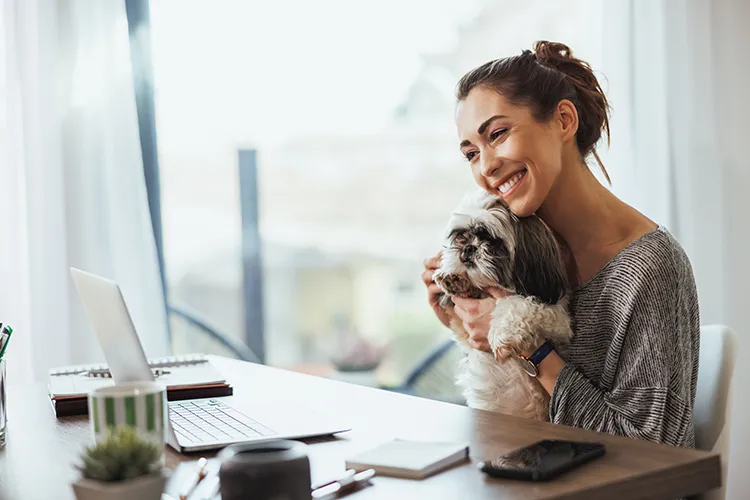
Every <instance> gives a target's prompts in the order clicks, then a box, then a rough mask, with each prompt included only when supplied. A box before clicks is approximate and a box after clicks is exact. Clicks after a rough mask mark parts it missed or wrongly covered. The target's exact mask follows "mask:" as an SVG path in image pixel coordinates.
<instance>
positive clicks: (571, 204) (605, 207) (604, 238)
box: [537, 152, 655, 281]
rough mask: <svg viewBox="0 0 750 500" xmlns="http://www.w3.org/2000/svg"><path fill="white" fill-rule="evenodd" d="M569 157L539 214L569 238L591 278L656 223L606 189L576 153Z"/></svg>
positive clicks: (580, 268)
mask: <svg viewBox="0 0 750 500" xmlns="http://www.w3.org/2000/svg"><path fill="white" fill-rule="evenodd" d="M569 156H570V158H568V161H567V162H564V163H563V168H562V169H561V172H560V175H559V177H558V178H557V180H556V182H555V184H554V185H553V186H552V188H551V189H550V192H549V195H548V196H547V199H546V200H545V202H544V204H543V205H542V206H541V207H540V208H539V210H538V211H537V215H538V216H539V217H540V218H541V219H542V220H543V221H544V222H545V223H546V224H547V225H548V226H549V227H550V228H551V229H552V230H553V231H554V232H555V233H556V234H557V235H558V236H559V237H561V238H562V239H563V240H564V242H565V244H566V245H567V247H568V249H569V250H570V252H571V254H572V257H573V259H574V261H575V265H576V267H577V273H576V274H577V275H578V277H579V279H580V280H582V281H586V280H588V279H590V278H591V277H592V276H593V275H594V274H596V273H597V272H598V271H599V270H600V269H601V267H603V266H604V265H605V264H606V263H607V262H608V261H609V259H611V258H612V257H614V255H615V254H617V253H618V252H619V251H620V250H622V248H623V247H624V246H625V245H627V244H628V243H629V242H630V241H632V240H633V239H634V238H635V237H637V236H638V235H640V234H642V233H645V232H647V231H648V230H649V229H653V227H655V224H653V223H652V222H651V221H649V220H648V219H647V218H646V217H645V216H643V215H642V214H640V213H639V212H637V211H636V210H635V209H633V208H632V207H630V206H628V205H627V204H625V203H623V202H622V201H621V200H620V199H618V198H617V197H616V196H615V195H614V194H612V193H611V192H610V191H609V190H608V189H607V188H606V187H604V186H603V185H602V184H601V183H600V182H599V181H598V180H597V179H596V177H594V174H593V173H591V171H590V170H589V169H588V167H587V166H586V165H584V164H582V163H581V159H580V156H579V155H578V154H577V152H576V154H571V155H569Z"/></svg>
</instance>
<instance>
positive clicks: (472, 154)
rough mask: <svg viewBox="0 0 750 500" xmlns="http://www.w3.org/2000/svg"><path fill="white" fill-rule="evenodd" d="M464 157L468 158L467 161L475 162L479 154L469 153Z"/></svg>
mask: <svg viewBox="0 0 750 500" xmlns="http://www.w3.org/2000/svg"><path fill="white" fill-rule="evenodd" d="M464 156H465V157H466V159H467V160H469V161H471V160H473V159H474V158H475V157H476V156H477V152H476V151H469V152H468V153H466V154H465V155H464Z"/></svg>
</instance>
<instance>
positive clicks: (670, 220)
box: [595, 0, 750, 499]
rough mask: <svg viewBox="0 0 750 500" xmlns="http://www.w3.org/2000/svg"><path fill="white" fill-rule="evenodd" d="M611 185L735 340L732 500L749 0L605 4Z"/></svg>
mask: <svg viewBox="0 0 750 500" xmlns="http://www.w3.org/2000/svg"><path fill="white" fill-rule="evenodd" d="M603 5H604V17H603V23H604V25H603V30H602V31H603V38H602V40H603V44H602V52H601V60H600V61H599V62H598V64H595V66H596V67H598V68H599V69H601V72H602V73H603V75H604V76H605V77H606V80H605V81H604V86H605V89H606V90H607V91H608V93H609V96H610V98H611V101H612V102H611V104H612V106H613V108H614V109H613V120H612V127H613V138H612V147H611V149H610V150H609V152H608V153H607V154H606V161H607V163H606V164H607V165H608V167H609V168H610V169H611V170H612V179H613V183H614V186H613V191H614V192H616V193H617V194H619V195H620V196H621V197H622V198H623V199H625V200H626V201H628V202H630V203H632V204H633V205H635V206H636V207H637V208H638V209H640V210H641V211H643V212H644V213H645V214H646V215H648V216H649V217H652V218H653V219H654V220H656V221H658V222H660V223H662V224H663V225H665V226H666V227H667V228H668V229H669V230H670V231H671V232H672V233H673V234H674V235H675V237H677V238H678V239H679V241H680V242H681V243H682V245H683V246H684V248H685V250H686V252H687V253H688V254H689V256H690V259H691V262H692V264H693V268H694V272H695V276H696V281H697V285H698V291H699V298H700V305H701V323H702V324H704V325H708V324H715V323H722V324H726V325H728V326H729V327H730V328H732V329H733V330H735V331H736V332H737V333H738V335H739V337H740V352H739V358H738V363H737V365H736V366H737V368H736V370H737V373H736V374H735V381H740V382H739V383H736V384H735V387H734V389H735V390H734V394H733V396H734V408H733V412H732V417H731V421H732V426H733V428H732V436H731V442H732V443H733V444H734V446H732V449H731V451H730V456H729V468H728V471H729V475H728V479H727V485H726V486H727V489H726V491H727V498H732V499H734V498H737V499H739V498H747V495H748V493H747V492H750V475H748V474H747V473H746V472H745V471H747V470H748V469H750V451H749V450H748V449H747V447H746V446H745V444H746V443H748V442H750V420H749V419H748V415H750V397H749V396H750V395H749V394H748V391H747V390H746V389H745V388H744V387H743V384H742V382H741V381H743V380H746V379H747V378H749V377H750V365H749V364H748V363H745V362H743V360H746V359H748V357H749V356H750V320H749V319H748V316H747V315H746V314H744V313H745V311H746V310H747V308H748V303H747V297H748V296H749V295H748V293H747V290H748V287H750V259H749V258H748V252H747V249H748V248H750V221H748V220H747V219H746V217H747V215H748V214H750V196H748V195H747V193H748V192H750V156H748V155H747V153H746V144H747V141H748V139H747V138H748V137H750V92H748V90H749V89H750V53H748V47H750V32H748V31H747V29H746V23H747V20H748V19H750V2H741V1H732V0H713V1H708V0H692V1H676V0H674V1H672V0H662V1H656V0H614V1H607V2H603Z"/></svg>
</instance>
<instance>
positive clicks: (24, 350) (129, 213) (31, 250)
mask: <svg viewBox="0 0 750 500" xmlns="http://www.w3.org/2000/svg"><path fill="white" fill-rule="evenodd" d="M0 16H1V17H0V20H1V21H0V23H1V24H0V49H1V50H0V127H2V128H0V137H1V138H0V141H2V142H0V167H1V168H2V171H1V172H2V173H1V176H0V242H1V243H0V273H2V274H0V321H3V322H7V323H9V324H11V325H13V326H14V327H15V330H16V333H14V337H13V343H12V344H11V347H10V348H9V353H8V370H9V373H11V374H12V375H11V376H13V377H15V378H17V379H31V378H34V379H36V380H41V381H44V380H46V373H47V370H48V369H49V368H50V367H54V366H61V365H66V364H71V363H88V362H93V361H103V356H102V354H101V351H100V349H99V347H98V344H97V342H96V340H95V337H94V336H93V333H92V331H91V328H90V325H89V323H88V320H87V318H86V317H85V315H84V311H83V308H82V306H81V303H80V300H79V298H78V296H77V294H76V292H75V287H74V286H73V284H72V281H71V278H70V274H69V267H70V266H74V267H78V268H81V269H84V270H87V271H90V272H93V273H95V274H99V275H102V276H105V277H107V278H109V279H112V280H115V281H116V282H118V283H119V284H120V286H121V288H122V291H123V295H124V296H125V300H126V302H127V305H128V308H129V309H130V312H131V315H132V316H133V321H134V323H135V325H136V329H137V330H138V332H139V335H140V338H141V341H142V343H143V344H144V348H145V350H146V354H147V355H149V356H161V355H165V354H168V341H167V319H166V312H165V310H164V298H163V294H162V288H161V280H160V277H159V270H158V264H157V258H156V250H155V244H154V239H153V233H152V231H151V222H150V218H149V212H148V204H147V199H146V190H145V181H144V175H143V165H142V160H141V153H140V140H139V136H138V122H137V113H136V106H135V97H134V93H133V79H132V72H131V65H130V52H129V43H128V27H127V19H126V14H125V5H124V2H123V1H114V0H112V1H104V2H102V1H97V0H67V1H59V2H57V1H44V0H5V1H4V3H3V10H2V13H1V14H0ZM14 383H15V382H14Z"/></svg>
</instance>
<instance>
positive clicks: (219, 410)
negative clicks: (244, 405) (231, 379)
mask: <svg viewBox="0 0 750 500" xmlns="http://www.w3.org/2000/svg"><path fill="white" fill-rule="evenodd" d="M169 420H170V422H171V423H172V427H173V428H174V431H175V434H177V436H179V438H180V441H181V442H182V441H184V442H187V443H190V444H200V443H208V442H214V441H234V440H237V441H241V440H243V439H246V438H255V437H262V436H271V435H273V434H275V432H274V431H272V430H271V429H269V428H268V427H266V426H264V425H262V424H261V423H259V422H257V421H255V420H253V419H252V418H250V417H248V416H247V415H245V414H243V413H240V412H239V411H237V410H235V409H234V408H232V407H231V406H228V405H226V404H224V403H222V402H221V401H219V400H218V399H201V400H196V401H184V402H183V401H170V402H169Z"/></svg>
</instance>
